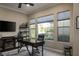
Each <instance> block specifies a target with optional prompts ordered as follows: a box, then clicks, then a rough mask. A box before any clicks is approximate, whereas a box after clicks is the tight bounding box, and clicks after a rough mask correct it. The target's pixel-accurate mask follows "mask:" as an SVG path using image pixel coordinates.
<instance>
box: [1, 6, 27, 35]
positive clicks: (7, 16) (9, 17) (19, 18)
mask: <svg viewBox="0 0 79 59" xmlns="http://www.w3.org/2000/svg"><path fill="white" fill-rule="evenodd" d="M0 20H5V21H13V22H16V32H0V36H13V35H16V34H17V32H18V27H19V25H20V24H22V23H24V22H27V16H26V15H25V14H21V13H18V12H15V11H11V10H8V9H5V8H1V7H0Z"/></svg>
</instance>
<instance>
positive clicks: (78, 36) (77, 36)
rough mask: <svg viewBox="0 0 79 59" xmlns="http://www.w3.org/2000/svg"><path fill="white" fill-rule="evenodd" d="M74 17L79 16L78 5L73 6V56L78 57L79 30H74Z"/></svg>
mask: <svg viewBox="0 0 79 59" xmlns="http://www.w3.org/2000/svg"><path fill="white" fill-rule="evenodd" d="M76 16H79V3H76V4H73V28H74V29H73V30H74V39H73V55H76V56H77V55H78V56H79V29H76Z"/></svg>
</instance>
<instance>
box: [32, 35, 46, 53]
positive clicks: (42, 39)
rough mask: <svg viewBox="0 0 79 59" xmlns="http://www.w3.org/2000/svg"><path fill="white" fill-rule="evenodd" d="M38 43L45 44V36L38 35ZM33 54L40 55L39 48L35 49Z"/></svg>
mask: <svg viewBox="0 0 79 59" xmlns="http://www.w3.org/2000/svg"><path fill="white" fill-rule="evenodd" d="M37 41H43V42H44V43H45V41H44V34H39V35H38V38H37ZM33 53H40V52H39V48H38V47H35V49H34V52H33Z"/></svg>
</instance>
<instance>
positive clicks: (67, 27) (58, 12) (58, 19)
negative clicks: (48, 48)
mask: <svg viewBox="0 0 79 59" xmlns="http://www.w3.org/2000/svg"><path fill="white" fill-rule="evenodd" d="M68 11H69V12H70V18H66V19H58V17H57V41H59V42H65V41H60V40H58V39H59V37H58V35H59V32H58V31H59V28H61V27H62V28H64V27H65V28H68V27H69V28H70V26H58V21H64V20H70V19H71V11H70V10H65V11H61V12H58V13H57V16H58V14H59V13H64V12H68ZM69 36H70V33H69ZM68 42H70V37H69V41H68Z"/></svg>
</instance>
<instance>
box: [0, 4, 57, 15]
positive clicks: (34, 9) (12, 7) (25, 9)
mask: <svg viewBox="0 0 79 59" xmlns="http://www.w3.org/2000/svg"><path fill="white" fill-rule="evenodd" d="M55 5H57V3H34V6H33V7H32V6H31V7H27V6H26V5H25V4H22V7H21V8H18V3H0V7H3V8H7V9H10V10H13V11H17V12H20V13H23V14H27V15H30V14H33V13H35V12H39V11H41V10H46V9H47V8H50V7H54V6H55Z"/></svg>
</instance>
